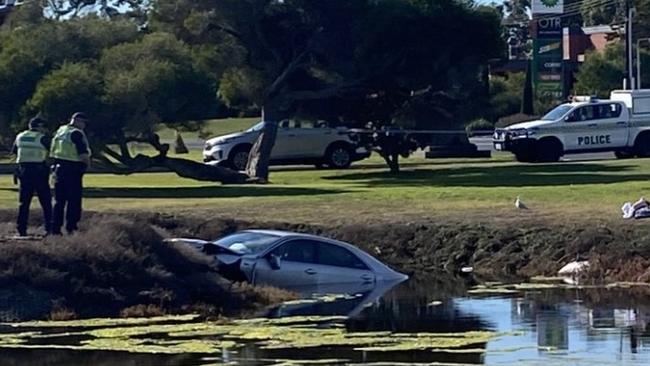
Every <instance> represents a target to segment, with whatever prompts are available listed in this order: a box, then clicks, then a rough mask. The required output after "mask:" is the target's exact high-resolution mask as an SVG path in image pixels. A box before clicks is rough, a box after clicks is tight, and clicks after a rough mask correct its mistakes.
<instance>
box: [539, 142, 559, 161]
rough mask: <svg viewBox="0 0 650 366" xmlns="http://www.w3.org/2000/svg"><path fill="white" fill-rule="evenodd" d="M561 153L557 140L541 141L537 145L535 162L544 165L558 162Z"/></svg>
mask: <svg viewBox="0 0 650 366" xmlns="http://www.w3.org/2000/svg"><path fill="white" fill-rule="evenodd" d="M562 153H563V149H562V144H560V142H558V141H557V140H555V139H550V140H542V141H540V143H539V145H538V153H537V154H538V159H537V160H538V161H540V162H544V163H554V162H556V161H559V160H560V156H562Z"/></svg>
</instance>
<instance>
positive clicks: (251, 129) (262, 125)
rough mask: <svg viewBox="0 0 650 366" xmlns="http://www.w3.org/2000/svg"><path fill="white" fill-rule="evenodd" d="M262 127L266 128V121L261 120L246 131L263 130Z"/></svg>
mask: <svg viewBox="0 0 650 366" xmlns="http://www.w3.org/2000/svg"><path fill="white" fill-rule="evenodd" d="M262 128H264V122H259V123H257V124H255V125H253V127H251V128H249V129H248V130H246V131H248V132H255V131H262Z"/></svg>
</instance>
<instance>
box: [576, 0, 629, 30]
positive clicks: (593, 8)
mask: <svg viewBox="0 0 650 366" xmlns="http://www.w3.org/2000/svg"><path fill="white" fill-rule="evenodd" d="M580 13H581V15H582V19H583V21H584V24H585V25H602V24H612V23H623V22H625V17H626V14H625V0H616V1H614V2H603V3H602V4H600V3H594V2H587V1H585V2H582V4H581V6H580Z"/></svg>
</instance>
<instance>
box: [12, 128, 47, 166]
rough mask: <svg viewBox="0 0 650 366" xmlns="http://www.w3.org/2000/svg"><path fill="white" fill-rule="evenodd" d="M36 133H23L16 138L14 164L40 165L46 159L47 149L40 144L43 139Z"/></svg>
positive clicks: (29, 131)
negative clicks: (16, 151)
mask: <svg viewBox="0 0 650 366" xmlns="http://www.w3.org/2000/svg"><path fill="white" fill-rule="evenodd" d="M44 136H45V135H43V134H42V133H40V132H38V131H31V130H27V131H23V132H21V133H19V134H18V136H16V147H17V148H18V153H17V155H16V163H19V164H20V163H42V162H44V161H45V159H47V149H46V148H45V146H43V144H42V143H41V139H42V138H43V137H44Z"/></svg>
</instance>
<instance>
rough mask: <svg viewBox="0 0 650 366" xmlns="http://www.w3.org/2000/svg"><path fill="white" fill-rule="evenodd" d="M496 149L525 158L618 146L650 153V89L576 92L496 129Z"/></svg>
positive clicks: (624, 152)
mask: <svg viewBox="0 0 650 366" xmlns="http://www.w3.org/2000/svg"><path fill="white" fill-rule="evenodd" d="M493 144H494V148H495V150H500V151H510V152H512V153H513V154H515V157H516V158H517V160H518V161H521V162H529V163H533V162H553V161H558V160H559V159H560V157H561V156H562V155H564V154H567V153H571V154H575V153H587V152H600V151H613V152H614V153H615V154H616V157H618V158H631V157H634V156H638V157H648V156H650V90H647V89H640V90H614V91H612V92H611V93H610V99H601V100H599V99H596V98H594V97H574V98H573V102H571V103H566V104H561V105H559V106H557V107H555V108H554V109H553V110H551V111H550V112H549V113H547V114H546V115H545V116H544V117H542V118H541V119H539V120H537V121H531V122H523V123H518V124H514V125H512V126H508V127H506V128H503V129H496V130H495V131H494V137H493Z"/></svg>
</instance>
